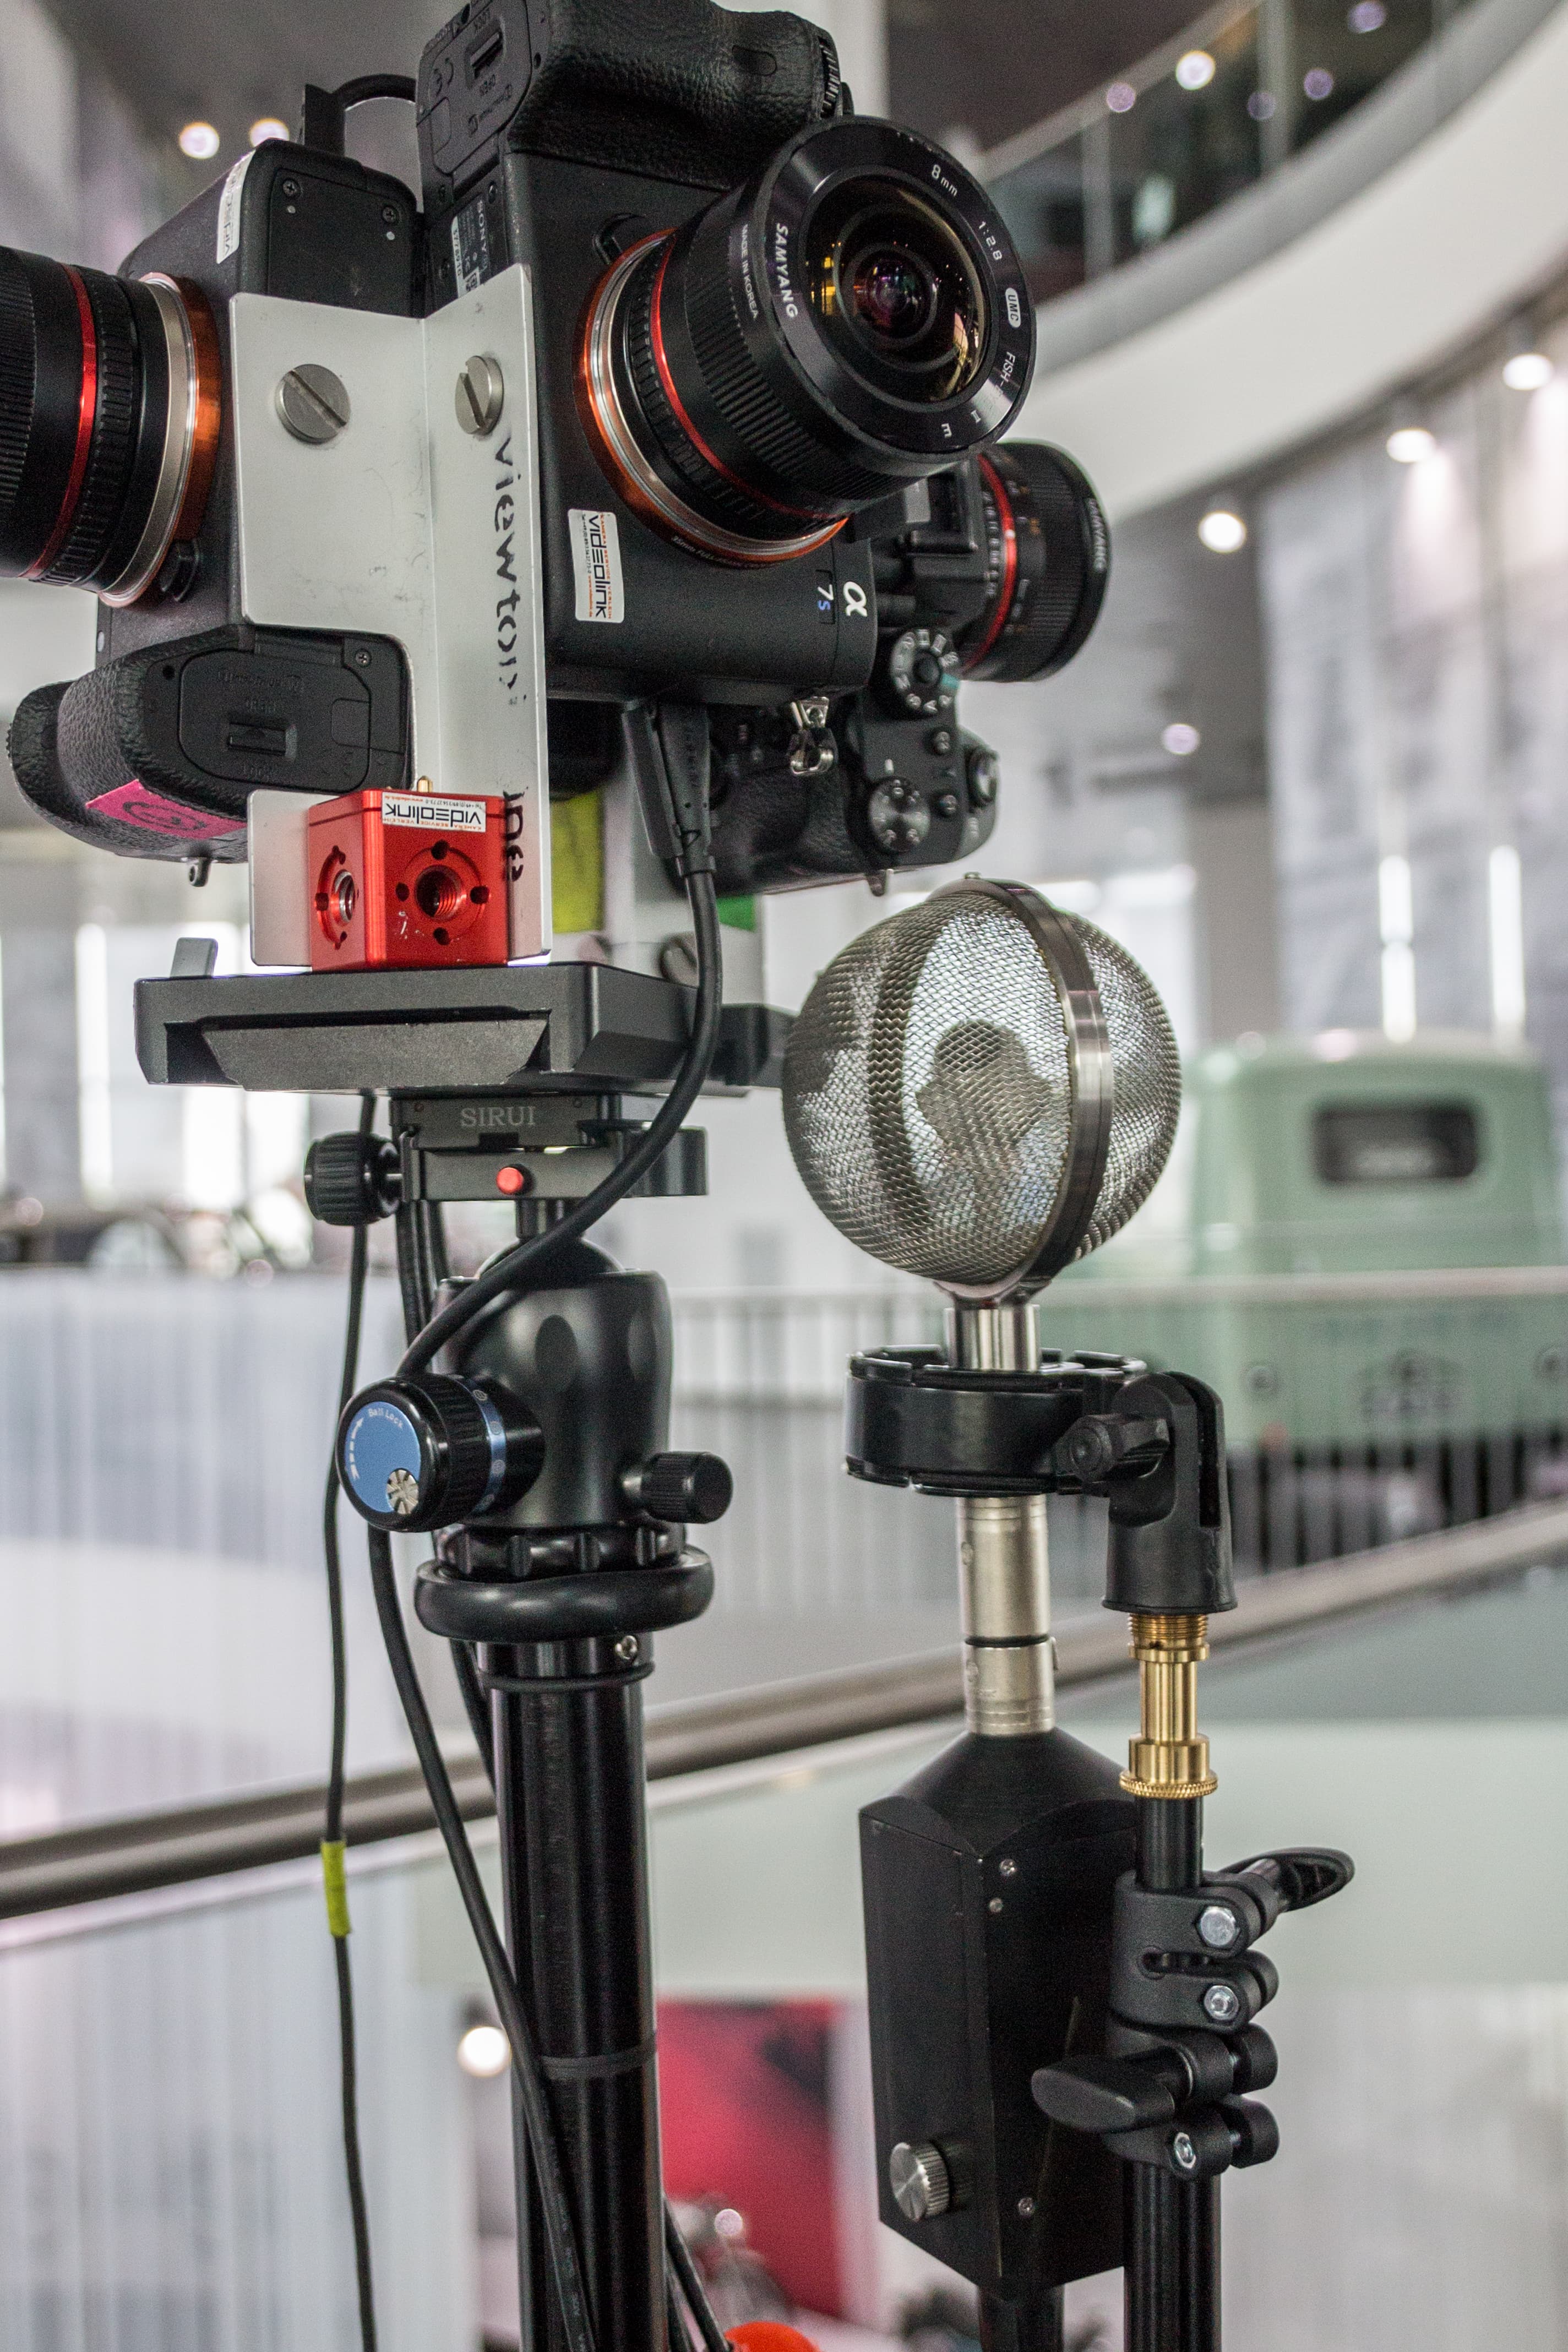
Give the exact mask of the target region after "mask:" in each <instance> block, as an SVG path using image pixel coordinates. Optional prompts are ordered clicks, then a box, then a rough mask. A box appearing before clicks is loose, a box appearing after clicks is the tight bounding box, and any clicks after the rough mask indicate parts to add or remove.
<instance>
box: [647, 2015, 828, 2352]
mask: <svg viewBox="0 0 1568 2352" xmlns="http://www.w3.org/2000/svg"><path fill="white" fill-rule="evenodd" d="M836 2021H837V2008H836V2005H835V2004H834V2003H833V2002H832V2001H829V2000H788V2001H770V2002H767V2003H758V2002H751V2001H745V2002H742V2001H661V2002H660V2003H659V2010H658V2086H659V2108H660V2112H661V2116H662V2126H663V2137H664V2179H665V2187H666V2189H668V2192H669V2194H670V2196H671V2197H673V2198H675V2199H676V2200H678V2201H686V2202H690V2203H695V2202H697V2201H699V2200H701V2199H703V2198H705V2197H721V2198H722V2199H723V2200H724V2201H725V2203H726V2204H728V2205H732V2206H733V2207H734V2209H735V2210H736V2211H737V2212H738V2213H739V2214H741V2215H742V2218H743V2220H744V2221H745V2224H746V2242H747V2244H748V2245H750V2246H751V2247H752V2249H753V2250H754V2251H755V2252H757V2253H758V2254H760V2255H761V2256H762V2259H763V2262H764V2263H766V2265H767V2267H768V2269H769V2270H770V2271H771V2272H772V2273H773V2276H774V2277H775V2278H776V2279H777V2281H778V2283H779V2284H780V2285H781V2286H782V2287H783V2288H784V2292H785V2294H787V2295H788V2296H789V2298H790V2300H791V2302H792V2303H795V2304H800V2305H804V2306H805V2309H806V2310H808V2311H820V2312H822V2313H824V2314H825V2315H827V2316H829V2317H832V2316H835V2315H838V2314H839V2313H841V2311H842V2308H843V2296H842V2282H841V2278H840V2273H839V2263H838V2232H837V2221H836V2214H835V2208H836V2204H837V2182H836V2177H835V2164H834V2148H833V2120H832V2112H831V2107H830V2105H829V2095H828V2093H829V2081H830V2071H829V2061H830V2058H831V2054H832V2042H833V2030H834V2026H835V2023H836ZM770 2331H771V2332H770ZM732 2340H733V2341H734V2342H736V2343H738V2344H745V2345H748V2346H750V2347H752V2352H797V2347H798V2345H799V2342H800V2339H799V2337H798V2336H795V2332H794V2331H793V2330H791V2329H788V2328H783V2327H779V2326H777V2324H776V2323H775V2322H773V2321H771V2320H768V2321H764V2320H753V2321H749V2322H748V2323H747V2325H746V2326H745V2327H743V2328H741V2329H738V2330H737V2331H736V2332H735V2335H734V2336H733V2338H732Z"/></svg>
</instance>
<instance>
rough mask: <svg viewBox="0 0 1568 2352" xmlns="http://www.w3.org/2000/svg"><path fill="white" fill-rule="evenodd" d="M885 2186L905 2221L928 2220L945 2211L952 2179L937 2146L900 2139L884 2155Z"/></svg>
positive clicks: (928, 2142)
mask: <svg viewBox="0 0 1568 2352" xmlns="http://www.w3.org/2000/svg"><path fill="white" fill-rule="evenodd" d="M888 2186H889V2189H891V2190H892V2192H893V2201H894V2203H895V2204H896V2205H897V2207H898V2209H899V2210H900V2213H901V2214H902V2215H903V2217H904V2219H905V2221H932V2220H934V2219H935V2217H936V2215H937V2214H939V2213H945V2212H946V2210H947V2209H948V2206H949V2204H950V2202H951V2201H952V2181H951V2179H949V2178H948V2170H947V2165H946V2163H945V2162H944V2160H943V2158H942V2150H941V2148H940V2147H935V2146H933V2144H932V2143H931V2141H930V2140H922V2141H921V2144H920V2146H919V2147H910V2143H909V2141H908V2140H907V2139H901V2140H900V2142H899V2144H898V2146H897V2147H895V2148H894V2150H893V2152H892V2154H891V2155H890V2156H889V2158H888Z"/></svg>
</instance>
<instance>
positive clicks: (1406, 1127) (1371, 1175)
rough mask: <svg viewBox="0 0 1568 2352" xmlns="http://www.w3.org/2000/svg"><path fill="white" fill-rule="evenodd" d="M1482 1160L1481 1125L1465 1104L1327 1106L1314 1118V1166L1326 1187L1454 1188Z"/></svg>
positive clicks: (1326, 1104) (1471, 1173)
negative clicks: (1344, 1185)
mask: <svg viewBox="0 0 1568 2352" xmlns="http://www.w3.org/2000/svg"><path fill="white" fill-rule="evenodd" d="M1479 1160H1480V1130H1479V1122H1478V1120H1477V1118H1476V1114H1475V1112H1474V1111H1473V1110H1471V1109H1470V1108H1468V1105H1467V1104H1465V1103H1455V1102H1386V1103H1375V1102H1365V1103H1325V1104H1323V1105H1322V1106H1321V1108H1320V1109H1318V1110H1316V1111H1314V1112H1313V1114H1312V1163H1313V1166H1314V1167H1315V1168H1316V1169H1317V1171H1318V1174H1319V1176H1320V1177H1321V1179H1322V1181H1323V1182H1324V1183H1325V1184H1451V1183H1455V1182H1458V1181H1459V1180H1460V1179H1461V1178H1463V1177H1466V1176H1473V1175H1474V1174H1475V1172H1476V1169H1477V1166H1478V1164H1479Z"/></svg>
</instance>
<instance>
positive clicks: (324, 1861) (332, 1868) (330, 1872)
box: [321, 1838, 349, 1939]
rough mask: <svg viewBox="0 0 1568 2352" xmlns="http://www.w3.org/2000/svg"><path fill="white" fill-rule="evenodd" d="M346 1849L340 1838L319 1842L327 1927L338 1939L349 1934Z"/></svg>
mask: <svg viewBox="0 0 1568 2352" xmlns="http://www.w3.org/2000/svg"><path fill="white" fill-rule="evenodd" d="M347 1853H348V1848H347V1847H346V1846H345V1844H344V1843H343V1841H342V1838H323V1839H322V1840H321V1884H322V1885H323V1887H324V1888H325V1889H326V1896H327V1925H328V1927H330V1928H331V1931H332V1934H333V1935H334V1936H336V1937H339V1938H340V1939H341V1938H342V1937H344V1936H346V1935H347V1934H348V1933H349V1878H348V1867H347V1863H346V1859H345V1857H346V1855H347Z"/></svg>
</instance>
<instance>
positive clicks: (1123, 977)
mask: <svg viewBox="0 0 1568 2352" xmlns="http://www.w3.org/2000/svg"><path fill="white" fill-rule="evenodd" d="M1181 1099H1182V1078H1181V1063H1180V1060H1179V1057H1178V1055H1177V1052H1176V1041H1175V1038H1174V1036H1173V1034H1172V1031H1171V1024H1170V1022H1169V1020H1168V1019H1167V1018H1166V1014H1165V1008H1164V1006H1163V1004H1162V1003H1161V1002H1160V999H1159V996H1158V995H1157V994H1156V992H1155V990H1154V988H1153V985H1152V982H1150V980H1149V978H1148V976H1147V974H1146V973H1145V972H1144V971H1142V968H1141V967H1140V966H1139V965H1138V964H1136V963H1135V962H1134V961H1133V960H1132V958H1131V956H1130V955H1129V954H1128V953H1127V951H1126V950H1125V949H1124V948H1122V947H1121V946H1120V945H1119V944H1118V943H1117V941H1116V940H1112V939H1108V938H1107V936H1106V935H1105V933H1104V932H1103V931H1100V930H1097V929H1096V928H1095V926H1094V925H1093V924H1092V923H1087V922H1085V921H1084V920H1083V919H1081V918H1080V917H1079V916H1076V915H1069V914H1065V913H1063V912H1062V911H1061V909H1060V908H1056V907H1053V906H1051V905H1050V904H1049V903H1048V901H1047V900H1046V899H1045V898H1042V897H1041V896H1040V895H1039V893H1038V892H1037V891H1035V890H1031V889H1029V888H1027V887H1026V886H1025V885H1023V884H1021V883H1016V882H988V881H982V880H981V879H980V878H979V877H976V876H971V877H968V878H967V879H966V880H964V881H962V882H955V883H953V884H952V885H951V886H950V887H948V888H946V889H943V890H938V891H936V892H935V893H934V894H933V895H932V896H931V898H927V899H925V900H924V901H922V903H921V905H920V906H918V907H913V908H910V909H909V910H908V911H907V912H905V913H903V914H901V915H894V916H893V917H892V918H891V919H889V921H887V922H885V923H879V924H878V925H876V927H875V928H874V929H871V930H869V931H867V932H864V933H863V934H862V935H861V937H860V938H859V939H858V940H854V941H852V943H851V944H850V945H849V946H848V947H847V948H846V949H845V950H844V951H843V952H842V954H840V955H838V956H837V957H836V958H835V959H834V961H833V962H832V963H830V964H829V965H828V967H827V969H826V971H824V972H823V973H822V974H821V976H820V978H819V979H818V980H817V982H816V986H815V987H814V988H813V990H812V992H811V994H810V995H809V996H808V997H807V999H806V1001H805V1005H804V1006H803V1007H802V1010H801V1013H800V1016H799V1018H798V1020H797V1021H796V1022H795V1029H794V1032H793V1034H792V1036H791V1039H790V1044H789V1048H788V1052H787V1055H786V1056H785V1061H784V1131H785V1134H786V1135H787V1137H788V1139H789V1147H790V1150H791V1152H792V1153H793V1155H794V1158H795V1167H796V1168H797V1169H798V1171H799V1172H800V1175H801V1179H802V1181H804V1183H805V1188H806V1190H807V1192H809V1193H810V1194H811V1197H812V1199H813V1200H814V1201H815V1202H816V1205H817V1207H818V1208H819V1209H820V1210H821V1211H822V1212H823V1213H824V1215H825V1216H826V1217H827V1218H828V1219H829V1220H830V1221H831V1222H832V1223H834V1224H835V1225H837V1228H838V1230H839V1232H840V1233H841V1234H845V1235H846V1236H847V1239H848V1240H850V1241H852V1242H854V1243H856V1244H858V1247H859V1248H861V1249H863V1250H865V1251H866V1252H867V1253H868V1255H870V1256H872V1257H875V1258H879V1259H880V1260H881V1261H882V1263H883V1264H884V1265H892V1266H897V1267H899V1268H900V1270H901V1271H902V1272H903V1273H905V1274H916V1275H923V1276H926V1277H927V1278H928V1279H929V1280H931V1281H932V1282H935V1283H938V1284H940V1285H941V1286H942V1288H943V1289H944V1290H946V1291H948V1292H950V1293H951V1294H952V1296H953V1297H955V1298H957V1299H959V1300H971V1301H975V1302H995V1301H1001V1300H1009V1301H1013V1300H1025V1299H1027V1298H1029V1297H1031V1296H1032V1295H1033V1294H1034V1293H1035V1292H1036V1291H1037V1290H1038V1289H1039V1288H1040V1286H1041V1285H1042V1284H1044V1283H1047V1282H1048V1281H1049V1280H1050V1279H1051V1277H1052V1276H1053V1275H1056V1274H1058V1273H1059V1272H1060V1271H1061V1269H1062V1267H1063V1266H1065V1265H1069V1264H1070V1263H1071V1262H1072V1260H1073V1259H1075V1258H1079V1257H1082V1256H1085V1255H1087V1254H1088V1252H1089V1251H1090V1250H1092V1249H1098V1248H1099V1247H1100V1244H1101V1243H1102V1242H1106V1241H1109V1240H1110V1236H1111V1234H1114V1233H1118V1232H1120V1230H1121V1227H1122V1226H1123V1225H1124V1224H1125V1223H1127V1221H1128V1219H1129V1218H1130V1217H1131V1215H1132V1213H1133V1212H1134V1211H1135V1210H1136V1209H1138V1208H1139V1207H1140V1206H1141V1205H1142V1202H1144V1201H1145V1200H1147V1198H1148V1196H1149V1194H1150V1192H1152V1190H1153V1187H1154V1183H1155V1181H1156V1179H1157V1178H1158V1176H1159V1174H1160V1171H1161V1170H1162V1169H1163V1167H1164V1164H1165V1161H1166V1160H1167V1158H1168V1157H1169V1154H1170V1150H1171V1145H1172V1142H1173V1139H1174V1136H1175V1131H1176V1119H1177V1115H1178V1113H1179V1111H1180V1108H1181Z"/></svg>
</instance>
